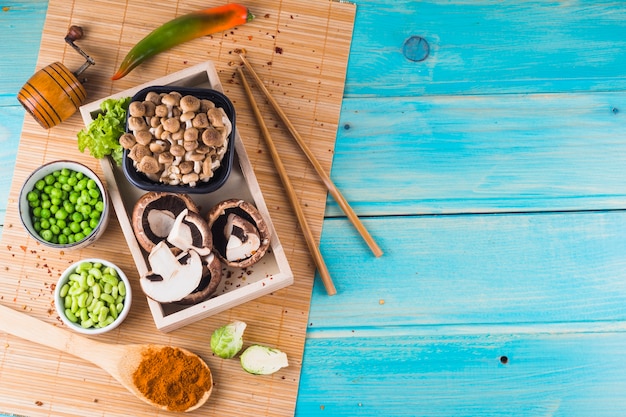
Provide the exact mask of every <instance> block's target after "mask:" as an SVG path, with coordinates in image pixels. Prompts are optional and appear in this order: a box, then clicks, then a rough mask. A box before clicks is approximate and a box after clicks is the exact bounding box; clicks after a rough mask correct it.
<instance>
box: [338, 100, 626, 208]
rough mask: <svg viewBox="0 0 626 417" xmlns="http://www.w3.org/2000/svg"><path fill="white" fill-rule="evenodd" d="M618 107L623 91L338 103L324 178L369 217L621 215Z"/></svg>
mask: <svg viewBox="0 0 626 417" xmlns="http://www.w3.org/2000/svg"><path fill="white" fill-rule="evenodd" d="M621 109H626V94H625V93H623V92H606V93H601V92H590V93H571V94H506V95H482V96H427V97H394V98H377V99H363V98H361V99H346V100H345V101H344V105H343V111H342V117H341V122H340V126H341V128H340V131H339V134H338V141H337V146H336V148H335V158H334V161H333V170H332V177H333V180H334V181H335V182H336V183H337V185H338V187H340V188H342V189H343V190H344V191H345V194H346V198H348V199H349V200H350V201H351V203H352V204H353V206H354V207H355V210H357V212H358V213H360V214H361V215H368V216H377V215H396V214H418V213H481V212H482V213H485V212H505V211H562V210H590V209H594V210H595V209H622V208H624V207H625V203H626V194H625V193H626V176H624V175H623V167H624V166H625V165H626V159H625V155H626V144H625V143H624V140H623V135H624V126H625V125H626V111H622V110H621ZM364 167H367V168H366V169H364ZM339 213H340V212H339V209H338V207H336V206H335V204H334V203H333V202H332V201H330V200H329V210H328V211H327V215H332V216H334V215H337V214H339Z"/></svg>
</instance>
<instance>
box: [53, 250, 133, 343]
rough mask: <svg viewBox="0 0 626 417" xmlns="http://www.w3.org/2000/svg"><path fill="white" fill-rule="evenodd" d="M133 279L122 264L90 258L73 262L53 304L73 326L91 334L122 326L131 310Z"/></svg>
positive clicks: (55, 295)
mask: <svg viewBox="0 0 626 417" xmlns="http://www.w3.org/2000/svg"><path fill="white" fill-rule="evenodd" d="M131 300H132V291H131V286H130V282H129V281H128V278H127V277H126V275H125V274H124V271H122V270H121V269H120V268H119V267H117V266H116V265H115V264H113V263H112V262H109V261H107V260H104V259H97V258H89V259H84V260H81V261H78V262H75V263H73V264H72V265H70V267H69V268H67V269H66V270H65V272H63V274H62V275H61V278H59V281H58V282H57V285H56V287H55V289H54V304H55V307H56V310H57V313H58V314H59V317H60V318H61V321H63V323H65V325H66V326H67V327H69V328H70V329H72V330H74V331H76V332H79V333H82V334H88V335H96V334H101V333H105V332H108V331H111V330H113V329H115V328H116V327H117V326H119V325H120V324H121V323H122V322H123V321H124V319H125V318H126V316H128V312H129V311H130V305H131Z"/></svg>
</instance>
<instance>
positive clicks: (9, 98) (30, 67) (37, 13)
mask: <svg viewBox="0 0 626 417" xmlns="http://www.w3.org/2000/svg"><path fill="white" fill-rule="evenodd" d="M47 9H48V1H47V0H28V1H23V2H9V3H5V4H2V5H0V38H2V59H1V60H0V80H2V81H1V82H0V107H1V106H7V105H15V104H17V100H16V98H15V97H16V95H17V92H18V91H19V89H20V88H21V87H22V85H23V84H24V83H25V82H26V81H27V80H28V78H29V77H30V76H31V75H32V74H33V73H34V72H35V65H36V63H37V56H38V54H39V44H40V42H41V35H42V30H43V24H44V20H45V18H46V11H47Z"/></svg>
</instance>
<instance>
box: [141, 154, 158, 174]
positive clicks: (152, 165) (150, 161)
mask: <svg viewBox="0 0 626 417" xmlns="http://www.w3.org/2000/svg"><path fill="white" fill-rule="evenodd" d="M137 169H138V170H139V171H141V172H143V173H145V174H156V173H157V172H159V171H160V170H161V166H160V164H159V161H157V159H156V158H155V157H154V156H152V155H144V156H143V157H142V158H141V159H140V160H139V162H137Z"/></svg>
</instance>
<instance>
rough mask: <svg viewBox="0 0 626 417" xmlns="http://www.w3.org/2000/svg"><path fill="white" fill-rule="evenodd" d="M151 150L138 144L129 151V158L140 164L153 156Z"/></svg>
mask: <svg viewBox="0 0 626 417" xmlns="http://www.w3.org/2000/svg"><path fill="white" fill-rule="evenodd" d="M151 154H152V153H151V152H150V149H149V148H148V147H147V146H146V145H142V144H140V143H136V144H134V145H133V147H132V148H130V150H129V151H128V157H129V158H130V159H132V160H133V161H135V162H138V161H140V160H141V158H143V157H144V156H146V155H151Z"/></svg>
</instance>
